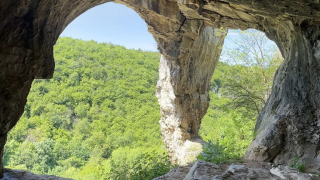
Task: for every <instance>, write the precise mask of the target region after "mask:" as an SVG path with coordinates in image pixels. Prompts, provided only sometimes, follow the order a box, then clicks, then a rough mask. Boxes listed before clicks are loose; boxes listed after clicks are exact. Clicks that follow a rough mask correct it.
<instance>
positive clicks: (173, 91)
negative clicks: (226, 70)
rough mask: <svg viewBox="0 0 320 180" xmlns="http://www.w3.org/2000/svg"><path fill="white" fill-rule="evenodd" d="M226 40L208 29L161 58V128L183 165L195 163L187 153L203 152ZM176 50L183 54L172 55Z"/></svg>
mask: <svg viewBox="0 0 320 180" xmlns="http://www.w3.org/2000/svg"><path fill="white" fill-rule="evenodd" d="M224 37H225V35H220V33H219V31H218V30H214V29H213V28H211V27H206V28H204V29H203V30H202V32H201V35H200V37H199V38H198V39H197V40H193V39H191V38H188V37H183V38H182V43H181V46H178V47H174V46H173V47H172V48H170V49H169V50H166V52H168V53H163V55H162V57H161V60H160V67H159V74H160V75H159V81H158V84H157V93H156V95H157V97H158V99H159V104H160V108H161V115H162V118H161V120H160V127H161V132H162V138H163V141H164V143H165V145H166V146H167V147H168V152H169V155H171V156H172V160H173V161H176V162H177V163H178V164H180V165H185V164H187V163H189V162H191V161H193V160H194V158H192V157H191V159H187V157H186V156H185V154H188V153H187V151H192V149H193V151H198V154H200V152H201V151H202V145H201V144H202V140H201V139H200V138H199V136H198V131H199V128H200V123H201V118H202V117H203V116H204V115H205V113H206V111H207V108H208V107H209V87H210V79H211V76H212V74H213V71H214V69H215V66H216V64H217V62H218V58H219V56H220V53H221V47H222V44H223V40H224ZM173 48H176V49H175V50H174V52H177V53H179V54H172V50H173ZM173 55H174V56H173ZM187 140H188V141H187ZM196 156H197V155H195V156H194V157H196Z"/></svg>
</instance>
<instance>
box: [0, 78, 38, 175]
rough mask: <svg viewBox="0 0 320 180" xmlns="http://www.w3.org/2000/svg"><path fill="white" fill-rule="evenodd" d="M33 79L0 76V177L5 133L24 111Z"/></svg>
mask: <svg viewBox="0 0 320 180" xmlns="http://www.w3.org/2000/svg"><path fill="white" fill-rule="evenodd" d="M32 81H33V79H32V78H30V79H28V78H17V77H8V76H6V79H3V78H0V82H1V83H0V92H1V93H0V127H1V128H0V155H1V158H0V178H1V177H3V163H2V161H3V159H2V158H3V150H4V145H5V144H6V140H7V133H8V132H9V131H10V130H11V129H12V128H13V127H14V126H15V125H16V123H17V122H18V120H19V118H20V116H21V115H22V113H23V112H24V106H25V104H26V102H27V96H28V94H29V91H30V87H31V83H32Z"/></svg>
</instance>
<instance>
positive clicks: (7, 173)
mask: <svg viewBox="0 0 320 180" xmlns="http://www.w3.org/2000/svg"><path fill="white" fill-rule="evenodd" d="M0 180H72V179H65V178H60V177H57V176H48V175H36V174H33V173H30V172H28V171H22V170H11V169H4V177H3V178H0Z"/></svg>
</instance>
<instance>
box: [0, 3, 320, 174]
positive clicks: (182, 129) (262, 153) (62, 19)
mask: <svg viewBox="0 0 320 180" xmlns="http://www.w3.org/2000/svg"><path fill="white" fill-rule="evenodd" d="M106 2H109V0H91V1H83V0H69V1H63V0H54V1H49V0H17V1H6V2H0V21H1V24H0V67H1V68H2V69H1V71H0V81H1V84H0V91H1V94H0V112H1V113H0V154H1V156H2V155H3V147H4V145H5V143H6V136H7V133H8V131H10V129H12V128H13V127H14V126H15V124H16V123H17V122H18V120H19V118H20V116H21V115H22V113H23V111H24V106H25V104H26V99H27V95H28V93H29V90H30V86H31V83H32V81H33V80H34V79H36V78H37V79H44V78H51V77H52V74H53V70H54V59H53V45H54V44H55V42H56V40H57V39H58V37H59V35H60V33H61V32H62V31H63V30H64V28H65V27H66V26H67V25H68V24H69V23H70V22H71V21H72V20H73V19H75V18H76V17H78V16H79V15H81V14H82V13H83V12H85V11H86V10H88V9H90V8H92V7H94V6H96V5H99V4H102V3H106ZM113 2H116V3H121V4H124V5H126V6H128V7H129V8H132V9H133V10H135V11H136V12H137V13H138V14H139V15H140V16H141V17H142V19H144V20H145V22H146V23H147V25H148V31H149V32H150V33H151V34H152V35H153V37H154V39H155V40H156V41H157V44H158V49H159V51H160V53H161V54H162V57H161V60H160V69H159V72H160V75H159V81H158V85H157V93H156V94H157V97H158V99H159V103H160V107H161V115H162V118H161V120H160V126H161V132H162V137H163V141H164V143H165V145H166V146H167V149H168V152H169V154H170V155H171V156H172V160H176V161H178V162H179V163H180V164H184V163H185V162H184V159H185V158H184V157H185V154H184V150H185V145H186V143H198V144H199V143H200V144H201V138H200V137H199V136H198V130H199V128H200V124H201V118H202V117H203V116H204V114H205V113H206V110H207V108H208V106H209V95H208V91H209V82H210V79H211V76H212V74H213V72H214V69H215V66H216V64H217V61H218V58H219V56H220V53H221V49H220V48H218V47H220V46H222V44H223V40H224V35H221V34H220V33H217V30H216V28H221V27H223V28H225V29H237V28H240V29H242V30H245V29H248V28H255V29H257V30H260V31H263V32H265V33H266V35H267V36H268V37H269V38H270V39H271V40H273V41H275V42H276V44H277V45H278V47H279V49H280V50H281V53H282V56H283V57H284V59H285V60H284V63H283V64H282V65H281V67H280V68H279V70H278V71H277V74H276V77H275V80H274V85H273V87H272V93H271V95H270V97H269V100H268V101H267V103H266V105H265V108H264V109H263V111H262V113H261V114H260V116H259V118H258V121H257V125H256V129H255V130H256V132H257V134H258V135H257V137H256V139H255V140H254V141H253V142H252V143H251V145H250V147H249V149H248V151H247V153H246V155H245V158H247V159H250V160H255V161H271V162H274V163H277V164H284V163H287V162H288V161H289V160H290V159H291V158H292V157H295V156H299V157H300V159H301V161H304V162H305V163H306V164H307V167H308V168H309V169H310V170H316V169H317V167H319V166H318V161H319V160H318V158H317V154H318V151H319V149H320V148H319V147H320V146H319V135H318V134H319V126H320V124H319V122H320V121H319V118H320V111H319V106H320V98H319V96H320V95H319V91H320V86H319V82H320V78H319V73H320V67H319V63H320V55H319V54H320V43H319V42H320V41H319V40H320V37H319V35H320V30H319V24H320V23H319V17H320V11H319V10H320V3H319V0H303V1H301V0H290V1H289V0H283V1H280V2H279V1H276V0H269V1H266V0H263V1H256V0H221V1H213V0H159V1H154V0H133V1H132V0H115V1H113ZM2 168H3V167H2V160H1V161H0V177H2V176H3V173H2V171H3V169H2Z"/></svg>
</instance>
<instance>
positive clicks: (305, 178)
mask: <svg viewBox="0 0 320 180" xmlns="http://www.w3.org/2000/svg"><path fill="white" fill-rule="evenodd" d="M270 172H271V173H272V174H274V175H276V176H279V177H280V178H282V179H295V180H319V179H320V177H319V176H317V175H316V174H307V173H300V172H298V171H297V170H296V169H293V168H290V167H288V166H281V167H275V168H272V169H270Z"/></svg>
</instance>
